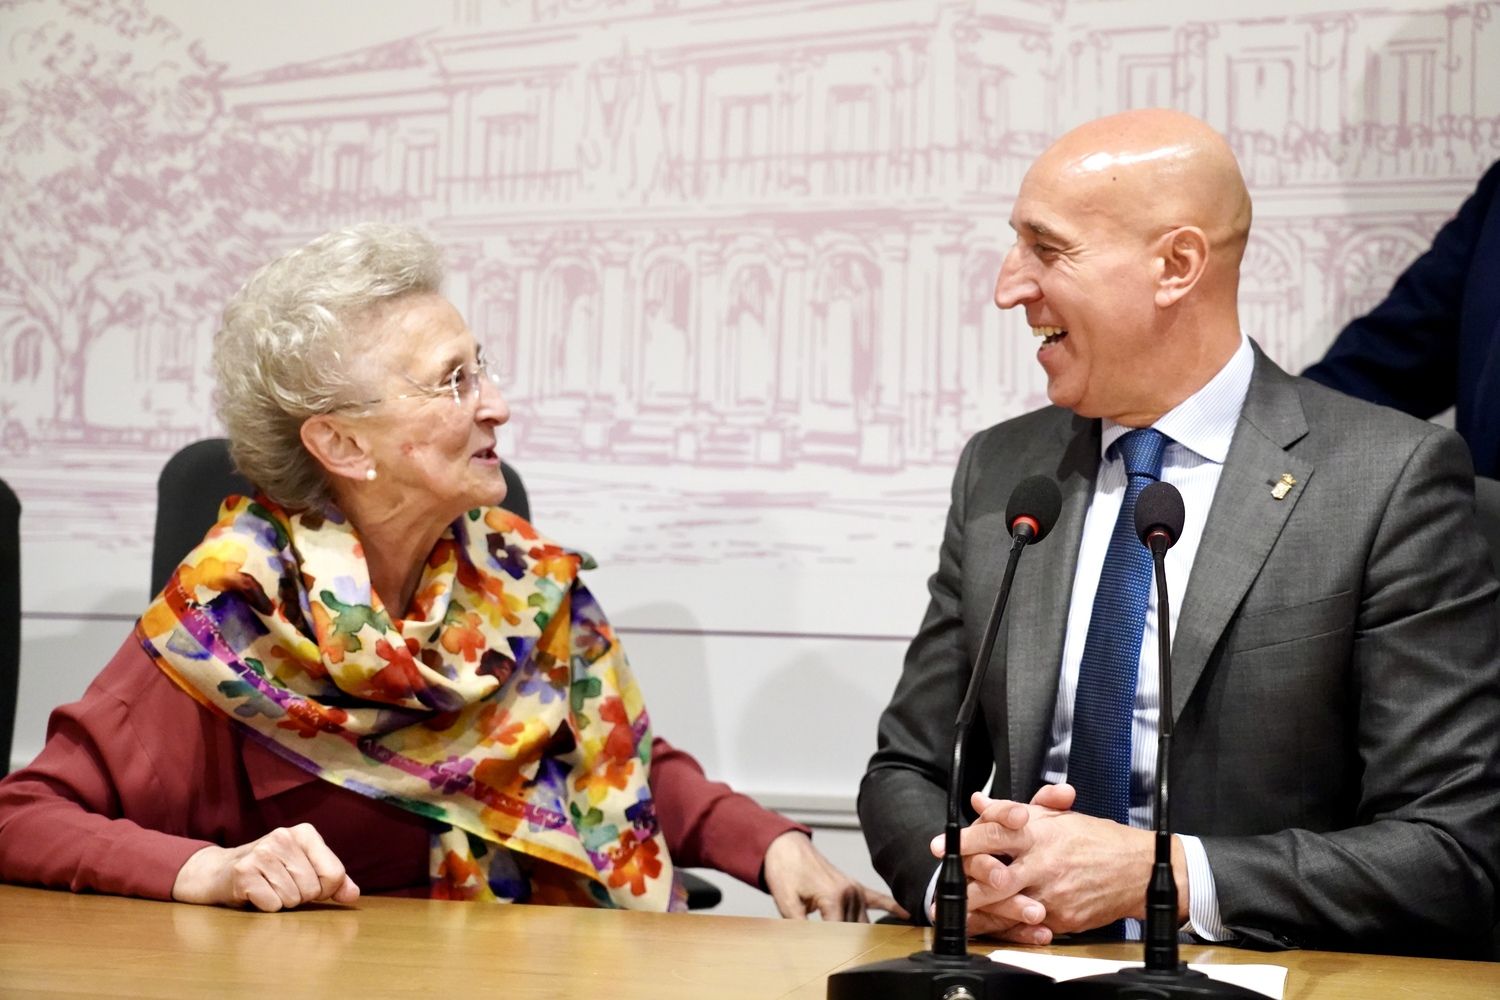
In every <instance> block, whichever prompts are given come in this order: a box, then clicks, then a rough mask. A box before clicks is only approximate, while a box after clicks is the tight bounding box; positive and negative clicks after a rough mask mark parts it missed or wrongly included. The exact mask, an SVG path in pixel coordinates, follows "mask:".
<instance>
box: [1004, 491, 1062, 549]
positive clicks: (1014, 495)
mask: <svg viewBox="0 0 1500 1000" xmlns="http://www.w3.org/2000/svg"><path fill="white" fill-rule="evenodd" d="M1060 513H1062V491H1061V490H1059V489H1058V488H1057V483H1055V482H1053V481H1052V480H1051V479H1049V478H1048V477H1046V476H1027V477H1026V478H1025V479H1023V480H1021V481H1020V482H1019V483H1017V484H1016V488H1015V489H1013V490H1011V492H1010V503H1008V504H1006V505H1005V523H1006V525H1007V526H1008V527H1009V528H1010V530H1011V531H1012V532H1014V531H1015V529H1016V519H1017V518H1021V517H1029V518H1031V519H1032V520H1033V521H1035V522H1036V536H1035V537H1034V538H1033V539H1032V541H1033V542H1040V541H1041V540H1042V539H1043V538H1046V537H1047V532H1049V531H1051V530H1052V526H1053V525H1054V524H1056V523H1057V515H1058V514H1060Z"/></svg>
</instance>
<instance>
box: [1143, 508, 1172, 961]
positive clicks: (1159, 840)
mask: <svg viewBox="0 0 1500 1000" xmlns="http://www.w3.org/2000/svg"><path fill="white" fill-rule="evenodd" d="M1148 544H1149V545H1150V546H1151V558H1152V561H1153V562H1154V563H1155V564H1156V573H1155V576H1156V618H1157V627H1156V637H1157V671H1158V674H1159V680H1158V692H1159V698H1158V705H1159V707H1158V709H1157V727H1156V729H1157V731H1156V805H1155V809H1154V810H1153V811H1154V814H1155V815H1154V816H1153V817H1152V820H1153V825H1154V826H1155V828H1156V858H1155V861H1154V862H1153V864H1152V867H1151V881H1150V883H1149V884H1148V886H1147V888H1146V927H1145V938H1146V963H1145V964H1146V968H1147V970H1149V971H1161V972H1166V971H1176V969H1177V967H1178V952H1177V879H1176V876H1175V875H1174V874H1173V872H1172V805H1171V802H1170V801H1168V798H1167V795H1168V789H1170V788H1171V782H1170V781H1169V780H1168V775H1167V768H1168V766H1169V764H1170V761H1171V758H1172V613H1171V608H1170V606H1169V605H1168V601H1167V567H1166V559H1167V538H1166V536H1165V535H1164V534H1161V533H1153V534H1152V535H1151V537H1150V539H1149V541H1148Z"/></svg>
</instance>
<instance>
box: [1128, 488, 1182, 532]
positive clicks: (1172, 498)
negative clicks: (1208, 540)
mask: <svg viewBox="0 0 1500 1000" xmlns="http://www.w3.org/2000/svg"><path fill="white" fill-rule="evenodd" d="M1186 516H1187V515H1186V513H1185V512H1184V511H1183V508H1182V494H1181V493H1179V492H1177V487H1175V486H1173V485H1172V484H1171V483H1151V484H1150V485H1148V486H1147V487H1146V488H1145V489H1143V490H1141V495H1140V496H1138V497H1136V498H1135V533H1136V534H1137V535H1139V536H1140V539H1141V542H1142V543H1143V544H1149V543H1147V542H1146V536H1147V535H1149V534H1151V533H1152V532H1153V531H1157V530H1160V531H1164V532H1166V534H1167V546H1168V547H1171V546H1172V545H1175V544H1176V543H1177V539H1178V538H1180V537H1181V536H1182V522H1183V520H1185V518H1186Z"/></svg>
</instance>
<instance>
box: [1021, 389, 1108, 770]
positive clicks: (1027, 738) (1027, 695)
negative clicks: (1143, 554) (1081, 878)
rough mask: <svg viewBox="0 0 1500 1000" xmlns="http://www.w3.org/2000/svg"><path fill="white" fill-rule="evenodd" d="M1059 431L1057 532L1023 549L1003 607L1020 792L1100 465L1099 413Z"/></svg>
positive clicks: (1044, 727)
mask: <svg viewBox="0 0 1500 1000" xmlns="http://www.w3.org/2000/svg"><path fill="white" fill-rule="evenodd" d="M1058 439H1059V442H1060V444H1061V447H1062V460H1061V461H1060V462H1059V463H1058V464H1057V466H1056V467H1055V468H1045V469H1041V470H1039V471H1040V472H1042V473H1044V474H1046V475H1050V476H1053V477H1054V478H1056V480H1057V483H1058V487H1059V488H1060V489H1061V490H1062V501H1063V502H1062V512H1061V513H1060V514H1059V515H1058V519H1057V525H1056V527H1054V528H1053V530H1052V533H1051V534H1050V535H1048V536H1047V537H1046V538H1044V539H1042V541H1040V542H1038V543H1037V544H1036V549H1035V551H1032V552H1028V553H1026V555H1025V556H1023V557H1022V561H1021V565H1020V568H1019V569H1018V570H1017V571H1016V580H1015V583H1014V585H1013V588H1012V590H1011V604H1010V607H1009V608H1008V609H1007V610H1006V618H1007V620H1008V625H1007V628H1006V647H1005V648H1006V657H1005V662H1006V668H1007V669H1006V704H1007V706H1008V709H1009V711H1008V713H1007V714H1008V718H1007V720H1006V722H1007V736H1008V740H1009V748H1010V782H1011V786H1010V787H1011V789H1012V792H1013V794H1016V795H1022V794H1029V791H1028V790H1029V789H1030V788H1031V786H1032V785H1034V784H1035V783H1036V781H1037V779H1038V778H1039V777H1040V776H1041V773H1042V757H1043V755H1044V754H1045V753H1046V747H1047V740H1048V736H1049V734H1050V731H1051V728H1052V712H1053V708H1054V706H1055V704H1056V701H1057V678H1058V671H1059V669H1060V667H1061V664H1062V655H1063V641H1064V639H1065V638H1066V636H1067V625H1068V605H1069V603H1070V601H1071V598H1072V593H1073V575H1074V572H1075V571H1076V569H1077V566H1078V544H1079V541H1080V540H1081V539H1082V537H1083V520H1084V517H1085V516H1087V514H1088V510H1089V503H1090V501H1091V500H1092V499H1093V495H1094V479H1095V477H1096V476H1097V475H1098V472H1099V421H1097V420H1085V419H1083V418H1081V417H1073V416H1070V417H1069V418H1067V419H1065V420H1063V421H1061V422H1060V424H1059V428H1058ZM1050 447H1051V448H1053V449H1055V448H1056V447H1057V444H1053V445H1051V446H1050ZM1052 454H1057V452H1056V451H1055V450H1053V451H1052Z"/></svg>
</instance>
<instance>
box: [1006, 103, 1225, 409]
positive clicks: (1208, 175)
mask: <svg viewBox="0 0 1500 1000" xmlns="http://www.w3.org/2000/svg"><path fill="white" fill-rule="evenodd" d="M1011 227H1012V228H1013V229H1015V231H1016V236H1017V239H1016V245H1015V247H1014V248H1012V250H1011V251H1010V253H1009V254H1008V255H1007V256H1006V259H1005V263H1004V265H1003V266H1002V267H1001V270H1000V276H999V279H998V280H997V282H996V286H995V302H996V304H997V305H999V306H1000V307H1001V308H1007V309H1008V308H1011V307H1013V306H1025V308H1026V316H1027V322H1028V324H1029V325H1030V326H1031V328H1032V330H1033V332H1034V333H1035V334H1036V335H1037V336H1039V337H1042V338H1043V342H1042V346H1041V348H1040V349H1039V350H1038V352H1037V357H1038V360H1039V361H1040V362H1041V364H1042V366H1043V368H1045V369H1046V371H1047V393H1048V396H1049V397H1050V398H1051V399H1052V401H1053V402H1054V403H1056V404H1058V405H1059V406H1066V407H1068V408H1069V409H1072V410H1074V411H1075V412H1077V413H1079V414H1081V415H1083V416H1089V417H1109V418H1112V419H1114V420H1117V421H1119V422H1120V423H1124V424H1128V425H1130V426H1136V427H1141V426H1147V425H1148V424H1150V423H1152V422H1153V421H1155V420H1156V419H1157V418H1159V417H1160V416H1161V415H1162V414H1163V413H1165V412H1167V410H1169V409H1171V408H1172V407H1173V406H1175V405H1177V404H1178V403H1180V402H1181V401H1182V400H1184V399H1186V398H1187V397H1188V396H1190V395H1192V393H1194V392H1196V391H1197V390H1198V389H1200V388H1201V387H1202V386H1203V385H1204V384H1206V383H1207V382H1208V380H1209V379H1210V378H1212V377H1213V375H1214V374H1215V373H1216V372H1217V371H1218V370H1219V369H1220V368H1221V367H1223V365H1224V363H1225V362H1226V361H1227V360H1228V359H1229V357H1230V356H1231V355H1232V354H1233V352H1234V350H1235V348H1237V347H1238V346H1239V344H1240V340H1241V335H1240V330H1239V320H1238V312H1237V305H1236V299H1237V297H1238V289H1239V268H1240V261H1241V259H1242V258H1243V256H1244V251H1245V241H1246V238H1247V237H1248V235H1249V231H1250V196H1249V193H1248V192H1247V191H1246V189H1245V181H1244V178H1243V177H1242V176H1241V174H1240V169H1239V164H1238V163H1237V162H1236V161H1235V158H1234V153H1233V152H1232V151H1231V150H1230V149H1229V146H1228V144H1227V143H1226V142H1225V141H1224V139H1223V138H1222V137H1221V136H1220V135H1219V134H1218V133H1216V132H1215V131H1214V130H1213V129H1211V128H1209V127H1208V126H1207V125H1205V124H1204V123H1203V122H1201V121H1199V120H1198V119H1196V118H1193V117H1192V116H1191V115H1186V114H1183V113H1181V112H1179V111H1171V110H1166V109H1159V108H1158V109H1148V110H1138V111H1126V112H1123V113H1121V114H1117V115H1110V116H1109V117H1107V118H1100V119H1098V120H1096V121H1092V122H1089V123H1087V124H1085V125H1081V126H1079V127H1078V128H1076V129H1074V130H1072V131H1071V132H1069V133H1067V134H1066V135H1064V136H1063V137H1062V138H1061V139H1059V140H1057V142H1055V143H1054V144H1053V145H1052V146H1051V147H1050V148H1049V149H1048V150H1047V151H1046V152H1045V153H1043V154H1042V155H1041V156H1040V157H1039V158H1038V159H1037V161H1036V163H1034V164H1032V166H1031V169H1030V170H1028V171H1027V173H1026V177H1025V179H1024V180H1023V181H1022V182H1021V190H1020V192H1019V193H1018V195H1017V197H1016V203H1015V207H1014V209H1013V211H1012V213H1011Z"/></svg>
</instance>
